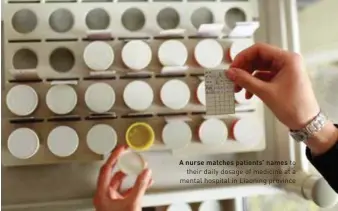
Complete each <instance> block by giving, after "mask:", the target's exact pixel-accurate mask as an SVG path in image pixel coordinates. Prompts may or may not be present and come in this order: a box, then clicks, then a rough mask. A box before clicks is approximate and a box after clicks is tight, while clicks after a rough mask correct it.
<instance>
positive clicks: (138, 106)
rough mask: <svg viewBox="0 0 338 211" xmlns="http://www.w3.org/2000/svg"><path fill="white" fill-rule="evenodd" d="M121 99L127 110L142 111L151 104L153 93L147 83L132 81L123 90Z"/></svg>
mask: <svg viewBox="0 0 338 211" xmlns="http://www.w3.org/2000/svg"><path fill="white" fill-rule="evenodd" d="M123 99H124V102H125V104H126V105H127V106H128V107H129V108H131V109H133V110H135V111H144V110H146V109H148V108H149V107H150V106H151V104H152V103H153V100H154V92H153V89H152V88H151V86H150V85H149V84H148V83H146V82H144V81H133V82H130V83H129V84H128V85H127V86H126V88H125V89H124V92H123Z"/></svg>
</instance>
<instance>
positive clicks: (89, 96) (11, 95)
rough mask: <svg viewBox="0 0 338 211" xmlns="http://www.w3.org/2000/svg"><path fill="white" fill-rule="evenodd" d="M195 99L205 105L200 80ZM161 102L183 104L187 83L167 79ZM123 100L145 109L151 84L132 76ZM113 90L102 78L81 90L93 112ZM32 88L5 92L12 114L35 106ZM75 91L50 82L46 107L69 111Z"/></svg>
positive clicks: (103, 107)
mask: <svg viewBox="0 0 338 211" xmlns="http://www.w3.org/2000/svg"><path fill="white" fill-rule="evenodd" d="M196 96H197V100H198V102H199V103H200V104H201V105H204V106H205V105H206V99H205V83H204V81H202V82H201V83H200V84H199V86H198V87H197V89H196ZM160 98H161V101H162V103H163V104H164V105H165V106H166V107H168V108H170V109H173V110H180V109H183V108H185V107H186V106H187V105H188V103H189V101H190V98H191V93H190V89H189V87H188V85H187V84H186V83H185V82H184V81H182V80H178V79H171V80H169V81H167V82H166V83H165V84H164V85H163V86H162V87H161V91H160ZM235 98H236V102H237V103H243V104H245V103H248V102H249V100H247V99H246V98H245V96H244V92H240V93H238V94H236V95H235ZM123 100H124V102H125V104H126V105H127V106H128V107H129V108H130V109H132V110H134V111H144V110H147V109H148V108H149V107H150V106H151V105H152V103H153V101H154V92H153V89H152V87H151V86H150V85H149V84H148V83H147V82H145V81H141V80H135V81H132V82H130V83H129V84H127V86H126V87H125V89H124V91H123ZM115 101H116V94H115V91H114V89H113V87H112V86H110V85H109V84H107V83H104V82H97V83H93V84H91V85H90V86H89V87H88V88H87V89H86V91H85V103H86V105H87V107H88V108H89V109H90V110H91V111H92V112H94V113H105V112H108V111H109V110H110V109H111V108H112V107H113V106H114V104H115ZM38 102H39V98H38V95H37V93H36V91H35V90H34V89H33V88H32V87H31V86H29V85H25V84H20V85H16V86H13V87H12V88H11V89H10V90H9V91H8V93H7V96H6V104H7V107H8V109H9V110H10V111H11V112H12V113H13V114H15V115H18V116H27V115H30V114H32V113H33V112H34V111H35V110H36V108H37V106H38ZM77 102H78V100H77V92H76V91H75V89H74V88H73V87H72V86H71V85H66V84H58V85H53V86H52V87H51V88H50V89H49V90H48V92H47V94H46V104H47V107H48V108H49V109H50V110H51V111H52V112H53V113H55V114H58V115H64V114H68V113H70V112H71V111H73V110H74V109H75V107H76V105H77Z"/></svg>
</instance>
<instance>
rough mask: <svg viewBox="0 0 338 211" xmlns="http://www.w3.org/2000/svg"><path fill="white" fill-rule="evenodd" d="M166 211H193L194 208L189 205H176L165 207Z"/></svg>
mask: <svg viewBox="0 0 338 211" xmlns="http://www.w3.org/2000/svg"><path fill="white" fill-rule="evenodd" d="M165 211H192V208H191V206H190V205H189V204H187V203H174V204H171V205H169V206H167V207H165Z"/></svg>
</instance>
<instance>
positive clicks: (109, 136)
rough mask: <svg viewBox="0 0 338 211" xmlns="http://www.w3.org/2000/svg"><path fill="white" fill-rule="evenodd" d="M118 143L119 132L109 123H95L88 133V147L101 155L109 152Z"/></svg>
mask: <svg viewBox="0 0 338 211" xmlns="http://www.w3.org/2000/svg"><path fill="white" fill-rule="evenodd" d="M116 144H117V134H116V131H115V130H114V128H113V127H111V126H110V125H107V124H97V125H94V126H93V127H92V128H91V129H90V130H89V131H88V133H87V146H88V148H89V149H90V150H91V151H93V152H95V153H96V154H99V155H107V154H109V153H110V152H111V151H112V150H113V149H114V148H115V146H116Z"/></svg>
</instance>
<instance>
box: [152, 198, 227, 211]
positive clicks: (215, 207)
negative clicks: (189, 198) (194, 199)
mask: <svg viewBox="0 0 338 211" xmlns="http://www.w3.org/2000/svg"><path fill="white" fill-rule="evenodd" d="M194 205H196V206H194ZM155 210H156V211H193V210H198V211H222V210H224V207H223V205H222V203H221V201H217V200H208V201H203V202H201V203H198V204H188V203H184V202H181V203H174V204H170V205H168V206H164V207H160V208H157V209H155Z"/></svg>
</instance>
